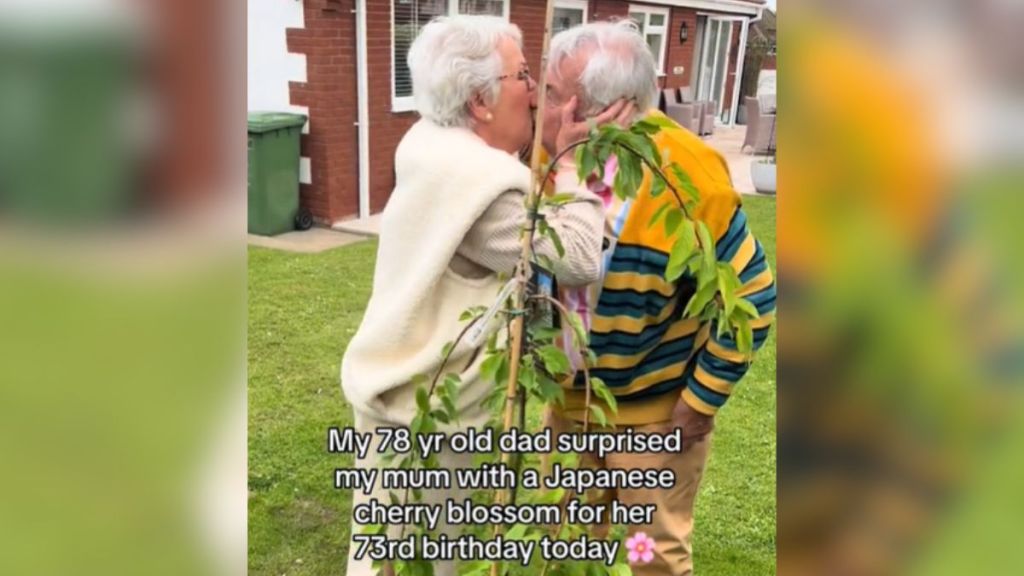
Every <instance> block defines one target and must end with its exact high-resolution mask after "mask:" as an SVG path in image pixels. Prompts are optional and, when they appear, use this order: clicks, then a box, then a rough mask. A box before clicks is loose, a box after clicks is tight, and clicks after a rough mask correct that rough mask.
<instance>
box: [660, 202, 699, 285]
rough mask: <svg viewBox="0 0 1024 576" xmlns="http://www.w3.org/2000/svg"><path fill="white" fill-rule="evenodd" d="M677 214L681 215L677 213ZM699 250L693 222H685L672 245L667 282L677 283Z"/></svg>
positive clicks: (666, 274)
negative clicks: (695, 252) (695, 251)
mask: <svg viewBox="0 0 1024 576" xmlns="http://www.w3.org/2000/svg"><path fill="white" fill-rule="evenodd" d="M676 214H679V212H678V211H676ZM696 249H697V236H696V234H695V231H694V226H693V220H685V219H684V220H683V222H682V225H681V229H680V230H679V235H678V236H676V241H675V243H673V244H672V252H671V253H670V254H669V257H668V264H667V265H666V267H665V280H667V281H669V282H675V281H676V280H677V279H678V278H679V277H680V276H682V275H683V269H684V268H685V267H686V264H687V262H689V260H690V257H691V256H693V253H694V250H696Z"/></svg>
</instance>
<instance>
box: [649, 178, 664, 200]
mask: <svg viewBox="0 0 1024 576" xmlns="http://www.w3.org/2000/svg"><path fill="white" fill-rule="evenodd" d="M664 192H665V180H663V179H662V177H661V175H660V174H651V198H657V197H658V196H661V195H662V193H664Z"/></svg>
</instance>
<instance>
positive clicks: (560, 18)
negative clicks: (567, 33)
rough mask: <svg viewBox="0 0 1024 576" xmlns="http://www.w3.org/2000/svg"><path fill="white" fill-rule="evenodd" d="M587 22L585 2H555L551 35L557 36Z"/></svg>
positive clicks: (576, 0) (573, 0)
mask: <svg viewBox="0 0 1024 576" xmlns="http://www.w3.org/2000/svg"><path fill="white" fill-rule="evenodd" d="M586 21H587V0H555V16H554V20H553V21H552V22H551V34H558V33H559V32H562V31H563V30H568V29H569V28H572V27H573V26H579V25H580V24H583V23H584V22H586Z"/></svg>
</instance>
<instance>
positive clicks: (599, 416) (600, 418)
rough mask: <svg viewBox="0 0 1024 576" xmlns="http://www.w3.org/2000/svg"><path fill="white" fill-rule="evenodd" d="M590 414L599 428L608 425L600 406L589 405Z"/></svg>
mask: <svg viewBox="0 0 1024 576" xmlns="http://www.w3.org/2000/svg"><path fill="white" fill-rule="evenodd" d="M590 413H591V414H593V415H594V422H596V423H598V424H600V425H601V426H607V425H608V417H607V416H605V414H604V410H602V409H601V407H600V406H598V405H597V404H591V405H590Z"/></svg>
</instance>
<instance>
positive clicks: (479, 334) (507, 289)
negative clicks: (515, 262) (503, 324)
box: [466, 278, 516, 349]
mask: <svg viewBox="0 0 1024 576" xmlns="http://www.w3.org/2000/svg"><path fill="white" fill-rule="evenodd" d="M515 287H516V279H515V278H512V279H511V280H509V281H508V282H506V283H505V285H504V286H502V288H501V292H498V298H497V299H496V300H495V301H494V304H491V307H490V308H488V309H487V312H484V315H483V316H481V317H479V318H477V321H476V324H475V325H474V326H473V327H472V328H470V329H469V332H467V333H466V343H467V344H469V347H470V348H471V349H472V348H477V347H479V346H480V345H481V344H483V343H484V339H486V338H487V336H488V335H489V334H490V332H491V330H490V325H491V320H493V319H494V316H495V315H496V314H497V313H498V310H500V309H501V307H502V306H503V305H504V304H505V300H508V297H509V296H510V295H511V294H512V290H513V289H514V288H515Z"/></svg>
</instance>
